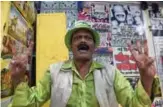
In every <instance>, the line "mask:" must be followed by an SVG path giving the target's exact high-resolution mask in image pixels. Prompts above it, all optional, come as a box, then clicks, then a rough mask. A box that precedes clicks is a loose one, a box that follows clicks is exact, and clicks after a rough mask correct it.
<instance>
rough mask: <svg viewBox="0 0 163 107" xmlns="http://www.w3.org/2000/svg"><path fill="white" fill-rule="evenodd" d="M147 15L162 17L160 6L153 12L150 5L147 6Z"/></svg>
mask: <svg viewBox="0 0 163 107" xmlns="http://www.w3.org/2000/svg"><path fill="white" fill-rule="evenodd" d="M149 17H150V18H154V19H155V18H157V19H159V18H163V15H162V14H161V8H159V9H158V11H157V12H154V11H153V10H152V7H149Z"/></svg>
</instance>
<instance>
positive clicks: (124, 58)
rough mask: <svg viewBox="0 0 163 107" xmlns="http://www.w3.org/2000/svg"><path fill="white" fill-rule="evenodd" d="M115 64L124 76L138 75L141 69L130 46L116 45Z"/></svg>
mask: <svg viewBox="0 0 163 107" xmlns="http://www.w3.org/2000/svg"><path fill="white" fill-rule="evenodd" d="M113 57H114V65H115V66H116V67H117V68H118V69H119V70H120V71H121V73H122V74H124V76H127V77H135V76H136V77H137V76H139V71H138V68H137V65H136V63H135V61H134V58H133V56H132V55H131V53H130V51H129V50H128V48H125V47H114V48H113Z"/></svg>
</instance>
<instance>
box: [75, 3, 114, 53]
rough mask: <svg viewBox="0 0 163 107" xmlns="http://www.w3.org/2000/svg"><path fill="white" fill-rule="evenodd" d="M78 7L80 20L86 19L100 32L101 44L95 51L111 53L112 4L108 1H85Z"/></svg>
mask: <svg viewBox="0 0 163 107" xmlns="http://www.w3.org/2000/svg"><path fill="white" fill-rule="evenodd" d="M80 4H82V5H80V6H79V7H78V20H84V21H86V22H88V23H89V24H90V26H91V27H92V28H93V29H94V30H96V31H97V32H98V33H99V34H100V45H99V47H97V49H96V51H95V53H97V54H106V53H110V50H109V49H110V47H111V28H110V26H111V25H110V19H109V18H110V10H109V9H110V4H109V3H108V2H92V1H84V2H82V3H80Z"/></svg>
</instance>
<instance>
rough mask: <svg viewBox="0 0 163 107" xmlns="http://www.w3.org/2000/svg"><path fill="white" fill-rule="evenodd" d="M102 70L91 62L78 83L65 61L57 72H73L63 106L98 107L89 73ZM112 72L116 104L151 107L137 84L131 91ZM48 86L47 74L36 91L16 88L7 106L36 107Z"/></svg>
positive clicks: (22, 86)
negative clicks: (70, 87)
mask: <svg viewBox="0 0 163 107" xmlns="http://www.w3.org/2000/svg"><path fill="white" fill-rule="evenodd" d="M102 67H103V66H102V65H101V64H99V63H96V62H93V63H92V65H91V68H90V71H89V73H88V74H87V75H86V77H85V79H84V80H82V79H81V77H80V75H79V73H78V71H77V70H76V68H75V66H74V65H73V63H72V61H68V62H67V63H64V64H63V66H62V68H61V69H66V68H71V69H72V71H73V85H72V93H71V96H70V98H69V101H68V103H67V107H98V106H99V104H98V101H97V99H96V96H95V87H94V80H93V79H94V77H93V71H94V70H95V69H100V68H102ZM113 72H116V73H115V79H114V91H115V94H116V98H117V101H118V103H119V104H121V105H122V106H123V107H133V106H135V107H139V106H141V107H147V105H151V100H150V98H149V96H148V95H147V93H146V92H145V90H144V88H143V86H142V84H141V82H140V81H139V82H138V85H137V87H136V89H135V91H133V89H132V87H131V86H130V84H129V82H128V81H127V80H126V78H124V76H123V75H122V74H121V73H120V72H119V71H118V70H117V69H116V71H113ZM50 86H51V76H50V72H49V71H48V72H46V73H45V75H44V77H43V79H42V80H40V82H39V83H38V84H37V86H36V87H32V88H29V86H28V85H27V83H25V82H22V83H20V84H19V85H18V86H17V88H16V91H15V94H14V96H13V101H12V104H11V105H10V106H12V107H14V106H15V107H18V106H19V107H35V106H36V105H38V106H40V105H42V104H43V103H44V102H46V101H47V100H48V99H49V98H50V95H51V87H50ZM153 86H157V87H159V83H155V84H154V85H153ZM154 88H155V87H153V90H157V89H154ZM152 93H155V92H152ZM157 93H158V92H157ZM159 93H161V92H159Z"/></svg>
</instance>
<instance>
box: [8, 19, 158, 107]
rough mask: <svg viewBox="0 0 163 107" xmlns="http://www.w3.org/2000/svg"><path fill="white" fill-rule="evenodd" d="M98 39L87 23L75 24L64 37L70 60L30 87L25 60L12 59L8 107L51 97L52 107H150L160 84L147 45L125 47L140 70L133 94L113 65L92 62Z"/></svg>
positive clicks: (31, 106)
mask: <svg viewBox="0 0 163 107" xmlns="http://www.w3.org/2000/svg"><path fill="white" fill-rule="evenodd" d="M99 40H100V39H99V34H98V33H97V32H96V31H95V30H93V29H92V28H91V27H90V25H89V24H87V23H86V22H84V21H78V22H76V23H75V26H74V28H73V29H71V30H69V31H68V32H67V34H66V36H65V44H66V46H67V48H68V49H69V50H71V51H72V52H73V56H74V57H73V60H69V61H65V62H59V63H56V64H51V65H50V67H49V69H48V70H47V72H46V73H45V75H44V77H43V79H42V80H40V82H39V83H38V84H37V86H35V87H31V88H29V87H28V84H27V83H26V82H25V81H24V80H23V76H24V72H23V71H25V66H26V62H27V57H26V55H21V56H15V57H14V58H13V61H12V63H11V65H10V69H11V71H12V80H13V84H14V86H15V87H16V89H15V94H14V96H13V101H12V103H11V106H12V107H40V106H42V105H43V104H44V103H45V102H46V101H47V100H48V99H50V98H51V107H118V104H121V105H122V106H123V107H150V106H151V102H152V99H153V97H154V95H155V93H156V92H155V90H157V89H156V88H157V87H159V84H158V83H156V82H154V81H155V80H156V79H155V78H154V76H155V73H156V68H155V66H154V64H153V62H154V60H153V59H152V58H151V57H149V56H148V47H147V42H146V41H145V44H144V47H143V48H142V46H141V44H140V43H139V42H137V45H136V46H133V45H131V44H130V43H129V44H128V46H129V49H130V51H131V53H132V55H133V56H134V58H135V61H136V63H137V66H138V68H139V71H140V80H139V82H138V84H137V87H136V89H135V91H134V90H133V89H132V87H131V86H130V83H129V82H128V81H127V80H126V78H125V77H124V76H123V75H122V74H121V73H120V71H119V70H118V69H116V68H115V67H114V66H112V65H110V64H107V65H102V64H100V63H97V62H95V61H93V58H92V56H93V53H94V51H95V48H96V47H97V46H98V45H99V42H100V41H99ZM29 50H30V49H29ZM153 86H154V87H153ZM157 93H158V92H157Z"/></svg>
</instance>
